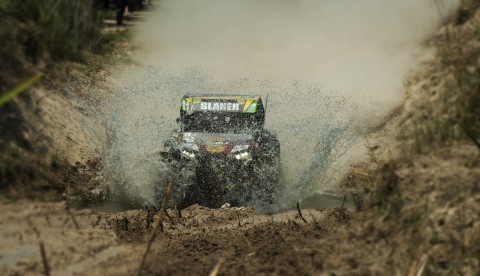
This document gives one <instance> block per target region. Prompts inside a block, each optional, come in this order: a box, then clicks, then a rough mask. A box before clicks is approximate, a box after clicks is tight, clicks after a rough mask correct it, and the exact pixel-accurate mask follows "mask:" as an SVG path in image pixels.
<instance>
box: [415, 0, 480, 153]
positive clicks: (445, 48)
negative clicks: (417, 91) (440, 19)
mask: <svg viewBox="0 0 480 276" xmlns="http://www.w3.org/2000/svg"><path fill="white" fill-rule="evenodd" d="M473 6H475V7H478V6H480V1H479V0H474V1H473V0H471V1H463V3H462V7H461V8H460V11H463V10H465V11H472V7H473ZM473 10H476V9H473ZM472 15H473V14H470V13H467V12H465V13H461V12H460V13H459V15H458V17H457V19H456V22H454V23H455V24H456V25H457V26H459V25H461V24H465V20H467V19H466V18H468V17H469V16H472ZM464 17H466V18H464ZM470 22H475V23H469V25H468V26H463V27H458V28H446V30H445V32H444V33H443V35H442V36H440V37H437V38H436V42H435V44H437V45H438V47H437V48H438V54H437V60H438V61H439V62H438V63H437V64H436V66H438V67H440V68H441V69H442V70H441V72H442V73H441V75H439V76H437V77H436V78H433V79H432V80H431V83H430V84H429V85H430V87H436V88H438V91H436V92H437V93H438V96H436V97H431V98H430V99H428V100H427V101H426V103H424V104H423V105H422V108H421V109H420V111H419V112H418V113H416V114H415V115H414V117H413V119H412V122H411V129H410V133H409V136H410V138H411V139H413V141H414V143H413V150H414V152H416V153H426V152H428V151H430V150H432V149H434V148H437V147H441V146H444V145H449V144H452V143H455V142H458V141H470V142H471V143H473V144H475V145H476V146H477V147H478V149H479V151H480V116H479V114H480V104H479V103H480V77H479V76H480V65H479V63H478V57H480V48H479V47H478V46H476V43H478V41H479V40H480V24H479V23H478V21H470ZM433 89H434V88H431V89H430V90H431V91H432V92H433ZM427 91H428V88H427ZM427 97H428V96H427Z"/></svg>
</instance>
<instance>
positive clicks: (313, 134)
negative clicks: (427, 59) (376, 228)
mask: <svg viewBox="0 0 480 276" xmlns="http://www.w3.org/2000/svg"><path fill="white" fill-rule="evenodd" d="M427 2H428V1H415V0H408V1H407V0H406V1H401V2H400V1H398V2H395V3H391V2H385V1H381V0H377V1H368V2H361V3H360V2H358V1H353V0H352V1H344V2H342V3H336V2H335V3H333V2H331V3H330V2H328V1H327V2H323V1H307V0H302V1H297V2H295V3H287V2H284V1H267V2H264V1H241V2H239V1H233V0H216V1H190V0H185V1H162V2H161V4H159V6H158V7H157V11H158V13H154V14H152V15H151V17H150V18H149V19H148V20H147V21H146V22H145V24H144V25H142V27H141V28H140V35H139V37H138V38H137V40H138V41H139V42H140V43H141V44H142V45H144V46H145V47H146V50H147V51H144V52H143V53H141V56H140V57H139V59H140V60H141V62H143V64H144V65H145V66H143V67H136V68H127V69H126V70H125V72H122V73H119V74H118V76H117V77H118V79H119V83H120V86H121V87H120V88H119V90H118V91H117V93H115V95H114V97H113V98H112V99H111V100H110V101H108V102H107V103H105V106H106V107H105V115H106V116H105V117H106V118H107V122H106V125H107V127H108V130H109V137H110V143H109V150H108V154H107V156H106V158H105V159H106V164H105V170H104V178H105V181H106V182H107V183H108V184H109V186H110V188H111V190H112V192H113V194H115V195H119V196H122V197H123V198H124V199H125V200H126V201H129V202H132V203H134V204H136V205H137V206H142V205H144V203H145V202H148V201H152V200H153V198H152V196H151V195H152V191H153V185H154V183H155V181H157V180H158V179H160V178H161V177H162V175H165V174H166V173H168V172H166V171H165V170H164V168H163V165H162V164H161V162H160V161H159V160H158V158H156V157H155V156H154V154H153V153H155V152H157V151H158V150H159V149H160V148H161V147H162V145H163V142H164V141H165V139H166V138H167V137H168V135H169V133H170V132H171V131H172V129H174V128H176V127H177V125H176V124H175V118H176V117H177V116H178V108H179V99H180V98H181V97H182V96H183V95H184V94H186V93H218V94H258V95H262V96H264V98H266V96H267V95H268V98H269V104H268V111H267V126H266V127H267V128H270V129H272V130H273V131H276V132H277V133H278V135H279V138H280V143H281V145H282V161H283V166H284V172H285V179H284V183H286V185H285V186H286V187H287V189H286V190H285V191H284V192H283V193H282V195H281V196H280V197H279V201H278V202H277V204H276V205H277V207H278V209H279V210H284V209H288V208H290V206H291V205H293V204H294V203H295V202H297V201H298V200H299V199H302V198H305V197H308V196H309V195H312V194H315V193H318V192H326V191H329V192H330V191H335V189H336V188H337V187H336V185H337V184H338V182H339V180H340V178H341V176H342V173H343V172H344V171H345V168H346V166H347V165H348V163H349V162H352V161H355V160H357V159H358V158H361V157H362V154H364V153H363V152H362V151H364V149H365V147H364V146H363V143H362V139H363V135H364V133H365V132H366V131H367V130H368V128H369V127H371V126H372V125H374V124H375V123H377V120H378V119H379V118H381V117H382V116H384V115H385V113H386V112H387V111H388V110H390V109H391V108H392V107H393V106H395V105H396V104H398V103H399V102H400V101H401V100H402V98H403V93H402V92H403V87H402V85H403V78H404V76H405V75H406V74H407V73H408V72H409V70H410V69H411V68H412V67H414V66H415V65H416V64H417V61H419V60H421V57H422V56H423V51H421V50H420V47H419V43H420V41H422V40H423V39H424V37H426V36H427V35H429V34H430V33H431V32H432V31H434V30H435V29H436V26H437V24H438V22H439V21H440V20H441V17H440V16H439V15H438V10H436V9H435V8H434V7H433V6H432V5H430V4H429V3H427ZM442 2H444V5H443V6H442V7H443V8H444V9H446V10H447V9H450V8H452V7H454V6H455V5H456V3H458V1H456V0H449V1H442ZM267 3H268V4H267ZM186 18H188V20H186ZM246 18H247V19H248V20H245V19H246ZM226 26H228V27H226ZM285 202H286V203H285Z"/></svg>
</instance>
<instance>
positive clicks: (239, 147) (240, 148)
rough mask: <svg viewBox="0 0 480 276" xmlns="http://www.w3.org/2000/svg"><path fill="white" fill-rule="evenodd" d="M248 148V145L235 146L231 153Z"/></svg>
mask: <svg viewBox="0 0 480 276" xmlns="http://www.w3.org/2000/svg"><path fill="white" fill-rule="evenodd" d="M248 147H249V145H235V146H234V147H233V149H232V151H231V152H232V153H234V152H239V151H242V150H247V149H248Z"/></svg>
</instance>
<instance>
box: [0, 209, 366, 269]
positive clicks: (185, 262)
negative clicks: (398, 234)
mask: <svg viewBox="0 0 480 276" xmlns="http://www.w3.org/2000/svg"><path fill="white" fill-rule="evenodd" d="M2 207H3V208H2V210H3V211H2V216H1V221H0V236H1V242H0V256H1V258H0V274H2V275H38V274H42V273H43V271H44V266H43V264H42V257H41V253H40V247H39V244H40V242H42V243H43V244H44V246H45V249H46V255H47V260H48V264H49V267H50V270H51V272H52V275H86V274H88V275H132V274H134V273H136V270H137V269H138V266H139V264H140V259H141V256H142V254H143V252H144V250H145V246H146V241H147V239H148V237H149V235H150V232H151V223H152V220H150V219H152V218H153V216H151V213H150V216H149V212H147V210H132V211H127V212H122V213H115V214H105V213H98V212H96V211H93V210H81V211H70V212H68V211H67V210H66V209H65V205H64V203H31V202H19V203H2ZM302 213H303V215H304V217H305V219H306V221H307V222H304V221H303V220H302V219H301V218H300V217H299V215H298V213H297V212H296V211H295V212H294V211H292V212H287V213H282V214H277V215H272V216H259V215H255V214H254V213H253V211H252V210H249V209H245V208H227V209H216V210H214V209H208V208H205V207H201V206H198V205H195V206H191V207H189V208H187V209H185V210H183V212H182V218H179V217H178V215H177V214H176V213H175V212H174V211H173V210H169V214H170V217H171V220H170V219H166V221H165V223H164V224H163V230H161V232H159V234H158V236H157V239H156V240H155V242H154V243H153V246H152V249H151V251H150V254H149V257H148V258H147V262H146V266H145V269H144V273H145V274H147V275H150V274H160V275H171V274H175V275H192V274H198V275H205V274H207V273H209V272H210V271H211V270H212V269H213V267H214V266H215V264H216V263H217V262H219V261H220V260H224V263H223V265H222V268H221V270H220V271H221V273H222V274H224V273H225V274H236V275H245V274H248V275H253V274H262V273H263V274H312V273H314V272H317V271H320V270H322V269H328V270H331V271H335V269H336V268H338V267H342V271H343V272H345V270H344V268H343V265H342V264H341V263H343V260H341V259H339V258H338V256H331V254H330V252H331V251H332V248H333V247H335V246H336V245H335V241H334V240H329V239H331V237H332V236H334V237H335V240H337V239H342V238H345V234H344V233H345V229H344V228H343V226H342V225H343V224H342V223H341V221H342V219H345V218H346V217H348V216H350V211H347V210H344V211H343V212H340V210H339V209H333V210H303V212H302ZM343 216H345V217H343ZM77 226H78V228H77ZM326 237H330V238H328V239H326ZM350 263H351V267H352V269H353V270H352V271H355V269H354V268H355V267H357V264H356V263H357V261H356V260H354V259H352V260H351V261H350Z"/></svg>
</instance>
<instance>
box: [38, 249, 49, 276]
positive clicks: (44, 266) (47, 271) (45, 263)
mask: <svg viewBox="0 0 480 276" xmlns="http://www.w3.org/2000/svg"><path fill="white" fill-rule="evenodd" d="M40 255H42V263H43V268H44V272H45V276H50V267H49V266H48V260H47V253H45V246H44V245H43V242H42V241H40Z"/></svg>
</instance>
